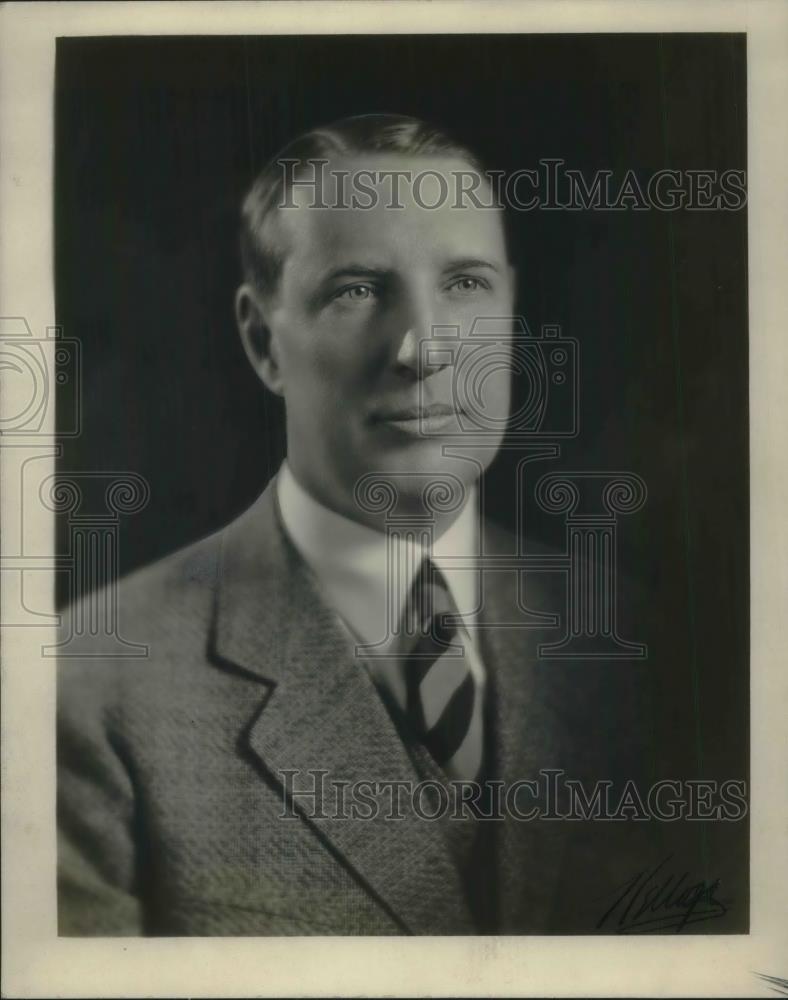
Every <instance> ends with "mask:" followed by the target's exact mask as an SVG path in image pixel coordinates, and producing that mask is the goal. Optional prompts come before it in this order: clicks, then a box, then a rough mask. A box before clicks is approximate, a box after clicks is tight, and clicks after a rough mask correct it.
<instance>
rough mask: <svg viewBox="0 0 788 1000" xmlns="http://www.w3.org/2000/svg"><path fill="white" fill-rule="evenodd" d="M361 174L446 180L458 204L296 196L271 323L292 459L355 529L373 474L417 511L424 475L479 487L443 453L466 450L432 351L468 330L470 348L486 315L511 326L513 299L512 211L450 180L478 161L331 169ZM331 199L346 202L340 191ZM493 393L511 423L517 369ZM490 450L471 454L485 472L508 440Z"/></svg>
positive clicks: (440, 363) (285, 226)
mask: <svg viewBox="0 0 788 1000" xmlns="http://www.w3.org/2000/svg"><path fill="white" fill-rule="evenodd" d="M359 169H367V170H376V171H383V170H404V169H411V170H412V171H413V172H414V173H415V172H417V171H424V170H435V171H439V172H440V173H442V174H444V175H445V176H446V177H447V179H448V181H449V190H450V192H451V196H450V197H449V198H447V199H445V204H441V205H440V206H439V207H437V208H435V209H434V210H428V209H425V208H424V207H422V206H420V205H419V204H417V203H416V202H414V200H413V192H412V187H411V185H410V184H407V183H401V185H400V201H401V203H402V204H403V205H404V207H403V208H401V209H394V208H391V207H387V204H389V202H390V186H389V185H390V182H389V183H388V184H387V183H386V182H383V183H382V184H381V185H380V186H379V187H378V192H379V197H378V203H377V206H376V207H374V208H371V209H361V208H355V209H342V210H339V209H328V210H326V209H317V208H310V207H308V205H309V202H310V201H311V199H312V192H311V191H309V190H304V189H298V188H296V189H295V191H294V195H295V201H296V204H297V205H298V206H299V207H298V208H297V209H292V210H280V211H279V212H278V218H277V225H278V226H279V227H280V238H282V239H283V241H284V244H285V248H286V260H285V264H284V269H283V273H282V276H281V279H280V285H279V288H278V290H277V293H276V294H275V295H274V296H273V297H272V299H271V301H270V302H269V303H268V306H267V308H266V312H265V321H266V324H267V326H268V329H269V331H270V343H271V351H272V354H273V356H274V358H275V360H276V366H277V371H278V376H279V382H278V385H277V388H278V390H279V391H280V392H281V393H282V394H283V395H284V398H285V405H286V413H287V437H288V461H289V462H290V464H291V467H292V468H293V471H294V473H295V475H296V477H297V478H298V479H299V480H300V481H301V482H302V483H303V484H304V485H305V486H306V487H307V488H308V489H309V490H310V491H311V492H312V493H313V494H314V495H315V496H316V497H317V498H318V499H320V500H322V502H324V503H325V504H327V505H328V506H330V507H331V508H333V509H334V510H338V511H340V512H342V513H345V514H347V515H348V516H351V517H353V516H355V517H358V516H359V512H358V510H357V509H356V504H355V500H354V487H355V485H356V483H357V481H358V480H359V478H360V477H361V476H363V475H364V474H365V473H369V472H373V471H374V472H380V473H383V474H385V475H386V476H387V477H390V479H391V481H392V482H393V483H394V484H395V485H396V486H397V489H398V490H399V491H400V492H401V493H402V494H403V495H404V496H405V498H406V499H407V495H408V493H409V491H411V490H412V489H414V488H415V489H418V490H420V489H421V488H422V487H423V486H424V477H423V476H416V477H409V476H408V475H407V473H433V474H436V478H439V477H440V474H441V473H451V474H453V475H455V476H458V477H459V478H460V480H461V481H463V483H465V484H467V483H469V482H472V481H473V480H475V478H476V476H477V475H478V466H476V465H475V464H474V463H473V462H468V461H462V460H460V459H458V458H456V457H447V456H445V455H444V454H443V448H444V446H445V445H446V444H447V442H449V441H451V442H452V443H454V444H458V443H459V444H460V446H461V444H462V441H461V440H459V439H458V437H457V435H458V434H461V433H462V432H463V428H462V425H461V422H460V420H461V416H460V415H459V414H458V412H457V400H456V399H455V391H454V380H455V373H456V372H455V369H456V364H455V363H451V362H450V361H447V357H448V356H447V355H446V354H445V352H444V353H443V355H442V358H441V359H439V360H437V361H435V362H434V363H432V364H429V365H426V366H425V365H423V364H422V363H421V362H420V356H422V355H423V348H420V343H421V342H422V341H424V340H425V339H429V338H434V333H435V327H447V326H448V327H458V328H459V331H460V337H461V338H467V337H468V335H469V333H470V331H471V329H472V327H473V324H474V320H476V319H477V317H491V316H494V317H500V316H511V314H512V310H513V295H514V288H513V284H514V282H513V276H512V272H511V268H510V267H509V264H508V261H507V256H506V249H505V242H504V233H503V224H502V218H501V214H500V212H499V211H498V210H495V209H485V208H478V207H473V206H472V205H470V204H468V205H467V206H466V207H463V208H461V209H460V208H456V207H452V205H453V203H454V191H455V187H454V181H453V178H452V176H451V171H457V170H465V171H467V170H468V166H467V164H466V163H464V162H463V161H460V160H453V159H446V158H433V157H418V158H404V157H402V156H390V155H384V154H380V155H377V156H365V157H364V158H363V159H361V158H348V159H343V160H340V159H337V160H335V161H333V162H331V163H329V164H328V166H327V168H326V170H327V171H340V170H341V171H354V170H359ZM437 193H438V187H437V182H436V181H434V180H433V181H432V183H431V184H430V183H426V182H425V185H424V187H423V188H422V190H421V193H420V197H421V201H422V203H426V204H433V203H434V202H435V201H436V200H437ZM480 194H481V196H482V197H483V198H484V199H485V200H487V198H488V193H481V192H480ZM325 198H326V201H327V202H328V203H329V204H331V203H332V202H333V199H334V194H333V189H332V186H331V185H330V184H329V186H328V188H327V191H326V194H325ZM505 329H506V330H507V331H510V329H511V327H510V326H507V327H505ZM504 340H505V341H506V337H504ZM435 346H438V347H441V348H444V347H446V346H448V345H447V344H446V342H445V341H443V342H442V343H439V342H438V341H435ZM469 346H470V345H467V347H469ZM477 350H482V351H484V350H487V348H486V347H484V346H482V347H481V348H477ZM490 350H491V351H494V352H495V355H496V358H498V359H500V358H501V354H502V350H503V351H504V352H507V351H508V344H507V343H505V344H504V345H502V344H501V341H500V339H497V340H493V341H491V342H490ZM457 356H458V352H457V350H456V345H455V350H454V354H453V358H454V362H456V359H457ZM474 357H475V361H480V360H481V358H479V357H478V356H476V355H475V356H474ZM481 367H483V366H481ZM483 392H484V399H483V403H482V405H483V406H484V412H485V416H486V417H490V416H497V417H499V418H505V417H506V416H507V415H508V411H509V398H510V371H509V370H508V367H507V366H506V365H501V364H497V365H493V366H492V372H488V373H487V377H486V378H485V380H484V386H483ZM501 424H503V420H502V421H501ZM466 429H467V421H466ZM485 440H486V442H487V443H488V445H489V447H487V448H485V449H480V450H477V451H474V452H472V453H471V454H473V455H474V457H475V458H476V460H477V461H480V462H481V463H482V464H483V465H485V466H486V465H487V464H488V463H489V461H490V460H491V459H492V457H493V455H494V454H495V450H496V448H497V445H498V444H499V443H500V438H497V439H496V438H493V439H490V438H489V437H487V438H486V439H485Z"/></svg>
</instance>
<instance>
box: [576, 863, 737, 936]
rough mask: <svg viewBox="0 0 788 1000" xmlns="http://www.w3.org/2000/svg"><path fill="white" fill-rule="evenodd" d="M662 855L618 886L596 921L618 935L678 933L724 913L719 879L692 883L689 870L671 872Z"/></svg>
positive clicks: (725, 909) (598, 925) (724, 907)
mask: <svg viewBox="0 0 788 1000" xmlns="http://www.w3.org/2000/svg"><path fill="white" fill-rule="evenodd" d="M670 860H671V858H670V857H667V858H665V859H664V860H663V861H660V863H659V864H658V865H657V866H656V868H653V869H651V870H650V871H648V870H644V871H640V872H638V873H637V874H636V875H634V876H633V877H632V878H631V879H629V880H628V881H627V882H625V883H623V884H622V885H620V886H618V887H617V888H616V889H615V890H614V893H616V897H615V900H614V902H613V904H612V906H610V907H609V908H608V909H607V910H606V911H605V913H604V914H603V915H602V917H601V918H600V920H599V922H598V923H597V925H596V926H597V929H599V928H601V927H603V926H604V925H605V924H606V923H608V922H609V924H610V925H612V926H613V927H614V928H615V931H616V933H617V934H633V933H639V932H640V933H648V932H649V931H662V930H672V929H675V931H676V933H677V934H680V933H681V931H683V930H684V928H685V927H688V926H689V925H690V924H698V923H700V922H701V921H704V920H715V919H717V918H719V917H723V916H725V914H726V913H727V912H728V908H727V906H726V905H725V904H724V903H723V902H722V901H721V900H719V899H717V898H716V896H715V893H716V892H717V891H718V890H719V888H720V880H719V879H715V880H714V881H713V882H708V883H707V882H703V881H700V882H691V881H690V876H689V872H683V873H682V874H681V875H676V874H670V873H668V872H667V871H666V869H665V866H666V865H667V863H668V862H669V861H670Z"/></svg>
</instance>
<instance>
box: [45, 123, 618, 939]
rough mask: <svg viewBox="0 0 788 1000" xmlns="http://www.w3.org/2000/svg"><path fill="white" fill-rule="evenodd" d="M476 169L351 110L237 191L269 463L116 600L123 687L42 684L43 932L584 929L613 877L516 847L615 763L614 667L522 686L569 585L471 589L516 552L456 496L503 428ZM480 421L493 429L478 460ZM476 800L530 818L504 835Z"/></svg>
mask: <svg viewBox="0 0 788 1000" xmlns="http://www.w3.org/2000/svg"><path fill="white" fill-rule="evenodd" d="M318 171H319V174H318ZM469 172H470V173H471V174H475V175H476V177H477V180H478V179H479V177H481V166H480V164H479V163H478V162H477V160H476V158H475V157H474V156H473V154H471V153H470V152H469V151H468V150H466V149H464V148H462V147H461V146H459V145H457V144H456V143H454V142H452V140H451V139H449V138H447V137H446V136H444V135H443V134H441V133H440V132H438V131H437V130H435V129H433V128H431V127H429V126H427V125H425V124H424V123H422V122H419V121H416V120H413V119H408V118H403V117H400V116H388V115H371V116H362V117H360V118H354V119H347V120H344V121H341V122H338V123H335V124H334V125H331V126H328V127H326V128H323V129H318V130H315V131H313V132H311V133H308V134H306V135H305V136H302V137H301V138H300V139H298V140H296V142H295V143H292V144H291V145H290V146H289V147H287V148H286V149H285V150H284V151H282V153H281V154H279V156H277V157H276V158H275V159H274V161H273V162H272V163H271V164H270V165H269V166H268V167H267V168H266V169H265V170H264V171H263V172H262V174H261V175H260V176H259V177H258V179H257V180H256V182H255V184H254V185H253V187H252V189H251V191H250V193H249V195H248V197H247V199H246V201H245V204H244V210H243V232H242V252H243V262H244V282H243V284H242V285H241V287H240V289H239V290H238V293H237V296H236V315H237V320H238V326H239V330H240V334H241V338H242V341H243V345H244V348H245V350H246V352H247V355H248V357H249V360H250V362H251V364H252V365H253V367H254V369H255V371H256V372H257V374H258V375H259V377H260V378H261V380H262V381H263V382H264V384H265V386H266V387H267V388H268V390H270V391H272V392H274V393H276V394H278V395H280V396H282V397H283V398H284V401H285V408H286V427H287V460H286V462H285V464H284V466H283V468H282V470H281V471H280V473H279V475H278V476H277V477H276V478H275V480H274V481H273V482H272V483H271V484H270V485H269V486H268V487H267V489H266V490H265V491H264V493H263V494H262V496H261V497H260V498H259V499H258V500H257V501H256V503H255V504H254V505H253V506H252V507H251V508H250V509H249V510H248V511H247V512H246V513H245V514H243V515H242V516H241V517H240V518H239V519H238V520H237V521H236V522H234V523H233V524H231V525H230V526H229V527H227V528H225V529H224V530H222V531H220V532H218V533H217V534H216V535H213V536H211V537H209V538H207V539H204V540H202V541H200V542H198V543H197V544H195V545H194V546H192V547H190V548H188V549H187V550H185V551H184V552H181V553H178V554H176V555H174V556H172V557H170V558H168V559H166V560H164V561H163V562H161V563H159V564H158V565H155V566H152V567H149V568H146V569H144V570H142V571H140V572H137V573H135V574H133V575H132V576H131V577H129V578H127V579H126V580H124V581H123V583H122V584H121V585H120V587H119V596H118V607H119V615H120V626H121V631H122V632H125V634H128V635H133V636H134V637H135V639H137V638H138V637H139V638H142V639H143V640H144V642H145V643H146V644H147V645H148V647H149V656H148V658H147V660H146V661H144V662H135V661H122V660H117V661H112V660H103V659H101V657H95V656H91V654H90V650H89V646H86V649H85V656H84V658H82V659H77V660H73V661H72V660H70V659H69V660H65V659H64V661H63V662H62V664H61V668H60V678H59V713H60V714H59V720H60V721H59V744H58V756H59V760H58V763H59V769H60V778H59V794H60V799H59V822H60V829H61V846H60V856H59V863H60V894H59V901H60V933H62V934H140V933H143V934H199V935H219V934H236V935H237V934H260V935H266V934H403V933H415V934H474V933H493V932H498V933H528V932H537V933H539V932H546V931H556V932H562V931H563V932H568V931H573V930H575V931H577V930H581V931H585V932H590V931H592V930H593V929H594V928H593V916H594V913H595V914H596V916H599V915H600V913H599V912H597V911H599V910H600V906H601V904H599V903H598V902H596V903H595V904H593V905H592V906H591V907H590V908H589V906H588V898H589V894H590V888H591V887H592V885H594V880H593V878H592V876H593V875H599V873H600V872H604V870H605V857H601V856H600V855H599V854H598V853H597V854H595V853H594V849H592V847H591V846H590V845H591V844H592V840H590V839H589V836H588V833H589V831H587V830H585V828H584V827H583V829H582V831H581V827H582V824H581V825H580V827H579V826H578V825H577V824H575V825H573V824H571V823H564V824H551V823H549V822H541V821H535V822H532V821H529V819H528V812H529V810H530V809H531V808H532V807H535V805H538V804H539V802H540V801H541V800H540V796H542V792H541V791H540V790H539V789H537V788H536V787H535V785H531V786H528V785H523V782H526V781H529V780H531V781H533V779H535V778H537V776H538V772H539V770H540V769H545V768H555V769H565V770H566V771H567V773H571V772H573V773H576V774H578V773H580V772H579V771H578V770H577V769H578V768H579V767H580V766H581V765H583V764H585V765H586V766H587V767H589V769H590V773H595V774H597V775H601V774H603V773H604V775H605V776H607V775H608V774H609V773H610V771H609V769H608V770H605V768H607V766H608V764H609V763H610V762H611V760H618V762H619V763H621V761H622V760H626V761H627V762H631V759H632V758H631V756H630V755H628V750H627V742H628V741H627V730H626V726H623V727H622V725H621V720H622V719H626V718H627V712H628V711H629V708H628V707H627V706H628V701H627V698H628V697H629V695H628V693H627V690H628V689H627V685H626V683H625V671H626V668H623V667H622V668H618V667H616V668H611V667H610V664H606V665H605V666H606V668H607V670H606V671H605V670H603V669H601V668H599V667H598V666H597V668H594V667H592V668H591V670H590V671H586V672H583V671H582V670H580V669H579V668H578V667H577V665H574V664H573V665H571V666H570V667H569V668H567V667H566V665H564V666H560V665H558V666H556V665H555V664H550V665H546V664H543V663H540V662H539V660H538V656H537V653H536V650H537V645H538V643H539V642H540V641H543V640H544V638H545V635H544V631H543V630H542V631H540V630H539V629H535V628H534V627H533V625H534V621H535V618H534V613H538V612H543V613H555V612H560V610H561V609H560V607H559V606H558V604H560V599H559V600H558V604H557V603H556V600H557V598H556V583H558V584H559V586H558V590H560V584H561V582H562V581H560V580H559V581H555V580H552V581H550V580H549V579H543V580H542V581H536V580H535V579H533V578H529V580H528V589H527V590H526V591H525V597H526V598H527V601H523V600H522V597H523V595H522V594H519V593H518V591H519V583H518V575H517V573H516V572H515V573H513V572H512V571H511V569H509V570H500V569H499V570H487V569H484V567H483V557H486V556H490V555H495V554H496V553H500V554H507V553H508V554H509V555H510V556H511V555H513V554H514V553H515V552H516V551H517V548H516V546H515V543H514V541H513V540H510V539H508V538H506V537H503V536H501V535H500V534H499V533H497V532H496V531H495V530H494V529H493V528H492V527H491V526H490V525H488V524H487V523H486V522H485V521H484V519H483V518H482V517H481V504H480V498H479V496H478V494H477V487H476V483H477V480H478V478H479V475H480V474H481V473H482V472H483V471H484V469H485V468H486V467H487V465H488V464H489V462H490V461H491V460H492V458H493V457H494V455H495V453H496V450H497V449H498V446H499V444H500V441H501V438H502V433H503V426H504V418H505V416H506V414H507V413H508V408H509V394H510V371H509V367H508V365H507V364H506V363H505V357H506V352H507V351H508V350H510V347H511V344H510V338H511V323H510V322H509V323H506V324H504V326H503V327H501V325H500V319H501V317H511V316H512V315H513V313H514V305H515V303H514V299H515V278H514V271H513V268H512V265H511V262H510V260H509V256H508V251H507V246H506V240H505V233H504V225H503V218H502V211H501V209H500V208H499V207H495V205H494V198H492V192H491V191H490V189H489V187H488V186H487V182H486V180H484V181H483V182H482V183H481V185H480V186H479V191H478V193H479V197H478V198H477V199H476V200H474V199H472V198H468V199H465V200H464V202H463V203H462V204H461V205H458V204H457V199H456V197H455V193H456V191H455V188H454V186H453V185H455V184H456V183H457V179H458V178H459V177H460V176H461V175H463V174H465V175H467V174H468V173H469ZM416 175H419V176H420V180H419V181H418V182H416V181H415V180H414V178H415V176H416ZM396 177H399V178H400V179H404V183H402V184H400V185H399V187H398V190H397V191H396V192H394V191H393V190H392V187H391V184H392V180H393V178H396ZM361 180H363V185H361V184H360V183H359V182H360V181H361ZM430 185H432V186H431V187H430ZM446 190H449V192H450V194H449V196H448V197H445V196H444V195H445V191H446ZM364 191H366V196H365V197H359V196H358V195H359V192H361V193H362V194H363V192H364ZM348 192H351V194H350V195H348ZM354 194H355V195H356V197H355V198H354V197H353V195H354ZM348 198H350V201H348ZM482 198H483V199H484V203H483V204H481V203H480V202H481V200H482ZM490 318H493V319H495V320H498V321H499V325H498V331H499V336H498V337H497V339H490V341H489V346H486V345H485V343H484V342H482V345H481V347H479V346H478V345H476V350H478V351H481V352H482V355H481V360H482V362H483V361H484V356H485V355H484V352H485V351H486V352H487V354H488V356H489V358H490V359H491V362H492V363H491V364H490V365H489V366H488V368H487V369H484V366H482V367H483V369H484V370H485V371H486V375H485V378H484V381H483V388H482V389H481V390H480V393H479V394H478V395H476V396H475V395H474V394H473V393H470V392H469V393H465V394H463V393H461V392H459V391H458V385H457V370H458V366H459V364H460V360H459V354H460V352H461V350H462V346H463V342H464V339H465V342H466V344H467V338H468V337H469V335H470V332H471V331H472V330H473V329H475V327H474V324H475V323H478V321H479V320H480V319H490ZM502 329H503V331H504V332H503V335H501V330H502ZM457 332H458V333H459V340H458V339H457V337H454V339H451V337H452V335H453V334H454V333H457ZM447 334H448V337H447ZM502 350H503V352H504V354H503V356H504V362H503V363H502V362H501V351H502ZM475 407H476V408H478V409H477V412H474V408H475ZM480 414H481V415H482V416H484V417H485V419H486V420H487V423H486V425H485V426H486V427H487V428H489V427H490V426H493V427H498V428H499V432H498V433H497V434H496V433H493V434H492V435H491V434H490V433H485V435H484V436H483V437H482V438H479V437H475V436H474V433H473V431H474V427H475V424H474V420H475V419H476V418H478V417H479V416H480ZM477 422H478V421H477ZM479 567H481V568H479ZM543 576H544V577H545V578H547V577H549V576H550V574H544V575H543ZM553 576H555V574H553ZM559 576H560V574H559ZM519 582H522V581H521V580H519ZM536 583H539V585H538V586H536ZM526 606H527V607H528V608H529V611H528V612H526V611H525V610H524V609H525V607H526ZM543 621H549V619H544V620H543ZM526 625H529V626H531V627H530V628H526V627H524V626H526ZM67 627H68V626H67ZM630 676H631V675H630ZM589 723H590V726H589ZM589 729H590V731H591V732H592V733H593V737H592V738H593V742H589V741H588V738H587V731H588V730H589ZM597 757H598V768H599V770H598V771H594V767H596V766H597V764H596V763H595V764H594V765H591V764H589V761H597ZM611 766H612V765H611ZM472 782H473V783H476V784H475V785H474V784H468V783H472ZM496 782H497V783H498V787H499V788H503V789H505V790H506V789H509V788H511V787H512V786H513V785H514V784H515V783H517V782H520V785H521V788H520V792H521V793H522V794H520V795H519V797H517V796H516V797H514V798H512V799H509V800H508V805H507V808H506V809H503V810H502V812H501V813H500V815H498V814H497V813H496V810H495V794H496V791H495V789H496ZM463 783H464V784H463ZM414 788H420V789H421V791H420V792H419V793H418V795H411V794H409V790H412V789H414ZM342 789H344V790H345V793H346V799H342V801H339V799H338V797H341V796H340V792H341V790H342ZM463 789H465V790H466V791H467V790H468V789H471V791H472V793H473V794H475V793H476V791H478V793H479V794H478V795H477V796H476V798H475V799H474V804H473V807H472V808H463V801H464V799H463V796H464V795H465V791H463ZM403 791H404V794H402V795H400V792H403ZM345 793H343V794H345ZM348 803H350V805H348ZM351 806H352V808H351ZM513 811H514V812H516V813H517V815H516V816H515V815H512V812H513ZM488 813H489V815H490V816H492V815H493V813H496V815H495V817H494V818H490V819H485V818H484V816H485V815H487V814H488ZM613 838H614V834H613V833H610V834H608V835H607V843H608V845H609V844H611V843H612V842H613ZM609 854H610V851H609V850H608V851H607V852H606V857H609ZM615 884H616V883H615V882H608V883H607V884H605V883H604V879H602V887H603V888H605V889H608V890H610V889H613V888H614V887H615ZM594 906H595V907H596V910H594Z"/></svg>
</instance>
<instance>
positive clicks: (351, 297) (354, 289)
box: [334, 285, 377, 302]
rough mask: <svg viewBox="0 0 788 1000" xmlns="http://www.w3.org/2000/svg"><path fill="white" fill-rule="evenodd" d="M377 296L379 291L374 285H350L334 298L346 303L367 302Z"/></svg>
mask: <svg viewBox="0 0 788 1000" xmlns="http://www.w3.org/2000/svg"><path fill="white" fill-rule="evenodd" d="M376 295H377V289H376V288H374V287H373V286H372V285H348V287H347V288H342V289H341V290H340V291H338V292H337V293H336V294H335V295H334V298H335V299H339V300H341V301H344V302H366V301H367V299H371V298H374V297H375V296H376Z"/></svg>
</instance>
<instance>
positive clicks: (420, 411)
mask: <svg viewBox="0 0 788 1000" xmlns="http://www.w3.org/2000/svg"><path fill="white" fill-rule="evenodd" d="M458 417H459V411H458V409H457V408H456V407H454V406H452V405H450V404H449V403H429V404H428V405H426V406H415V405H410V406H397V407H387V408H384V409H382V410H378V411H377V412H375V413H374V414H373V416H372V422H373V423H375V424H385V425H387V426H389V427H393V428H395V429H397V430H401V431H403V432H404V433H406V434H415V435H419V434H435V433H439V432H440V431H442V430H445V429H446V428H447V427H449V426H450V425H452V424H455V423H456V421H457V418H458Z"/></svg>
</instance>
